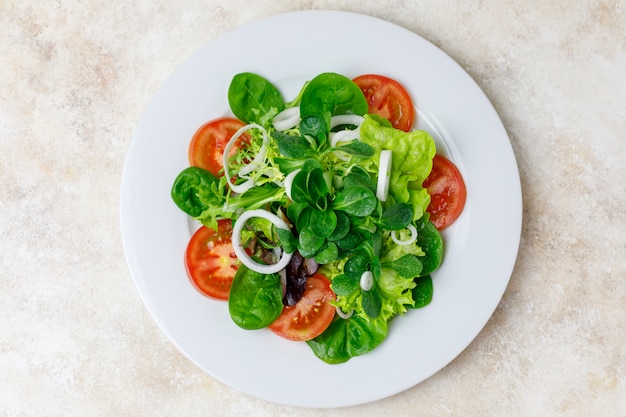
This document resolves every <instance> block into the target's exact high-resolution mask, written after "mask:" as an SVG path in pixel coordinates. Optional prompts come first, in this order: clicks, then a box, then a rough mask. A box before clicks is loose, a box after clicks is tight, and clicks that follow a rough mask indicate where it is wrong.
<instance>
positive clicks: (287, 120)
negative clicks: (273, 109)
mask: <svg viewBox="0 0 626 417" xmlns="http://www.w3.org/2000/svg"><path fill="white" fill-rule="evenodd" d="M299 121H300V107H298V106H296V107H288V108H286V109H285V110H283V111H281V112H280V113H278V114H277V115H276V116H274V119H273V120H272V124H273V125H274V129H276V130H278V131H279V132H284V131H285V130H287V129H291V128H293V127H296V126H297V125H298V122H299Z"/></svg>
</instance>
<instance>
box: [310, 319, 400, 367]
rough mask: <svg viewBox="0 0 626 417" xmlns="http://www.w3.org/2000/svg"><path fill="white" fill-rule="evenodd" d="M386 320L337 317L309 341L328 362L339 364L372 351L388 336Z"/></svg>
mask: <svg viewBox="0 0 626 417" xmlns="http://www.w3.org/2000/svg"><path fill="white" fill-rule="evenodd" d="M387 330H388V326H387V324H386V323H385V322H372V321H370V320H367V319H364V318H361V317H358V316H352V317H351V318H349V319H347V320H344V319H341V318H338V317H337V318H335V320H333V322H332V323H330V326H328V328H327V329H326V330H325V331H324V333H322V334H321V335H319V336H318V337H316V338H315V339H313V340H310V341H308V342H307V344H308V345H309V347H310V348H311V350H312V351H313V353H314V354H315V355H316V356H317V357H318V358H320V359H321V360H323V361H324V362H326V363H330V364H337V363H343V362H346V361H348V360H349V359H350V358H353V357H355V356H359V355H363V354H365V353H368V352H371V351H372V350H373V349H374V348H375V347H376V346H378V345H379V344H380V343H381V342H382V341H383V340H384V339H385V337H387Z"/></svg>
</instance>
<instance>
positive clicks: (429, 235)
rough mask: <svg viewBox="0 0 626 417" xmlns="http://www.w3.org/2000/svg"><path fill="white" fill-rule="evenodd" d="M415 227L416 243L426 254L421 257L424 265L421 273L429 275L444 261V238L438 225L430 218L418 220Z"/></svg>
mask: <svg viewBox="0 0 626 417" xmlns="http://www.w3.org/2000/svg"><path fill="white" fill-rule="evenodd" d="M415 228H416V229H417V241H416V242H415V243H416V244H417V245H418V246H419V247H421V248H422V250H423V251H424V256H422V257H420V261H421V262H422V265H423V267H424V268H423V270H422V272H421V275H428V274H430V273H431V272H433V271H434V270H436V269H437V268H439V266H440V265H441V262H442V261H443V239H442V238H441V233H439V230H437V227H435V225H434V224H432V222H430V221H429V220H424V219H420V220H418V221H417V222H416V223H415Z"/></svg>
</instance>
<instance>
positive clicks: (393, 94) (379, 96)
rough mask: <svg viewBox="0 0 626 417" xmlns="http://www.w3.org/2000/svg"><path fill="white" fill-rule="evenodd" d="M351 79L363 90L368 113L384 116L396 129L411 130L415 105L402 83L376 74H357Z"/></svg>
mask: <svg viewBox="0 0 626 417" xmlns="http://www.w3.org/2000/svg"><path fill="white" fill-rule="evenodd" d="M352 81H354V83H355V84H356V85H358V86H359V88H360V89H361V91H363V94H364V95H365V99H366V100H367V105H368V107H369V113H373V114H377V115H379V116H381V117H384V118H385V119H387V120H389V121H390V122H391V124H392V125H393V127H395V128H396V129H400V130H404V131H405V132H408V131H409V130H411V128H412V127H413V123H414V122H415V107H414V106H413V101H412V100H411V96H410V95H409V93H408V92H407V91H406V89H405V88H404V87H403V86H402V84H400V83H399V82H397V81H396V80H393V79H391V78H388V77H385V76H383V75H377V74H364V75H359V76H358V77H356V78H354V79H353V80H352Z"/></svg>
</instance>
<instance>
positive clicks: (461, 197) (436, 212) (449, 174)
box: [422, 155, 467, 230]
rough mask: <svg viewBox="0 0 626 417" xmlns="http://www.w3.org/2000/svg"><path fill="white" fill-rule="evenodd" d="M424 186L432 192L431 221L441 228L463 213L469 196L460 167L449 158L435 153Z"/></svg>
mask: <svg viewBox="0 0 626 417" xmlns="http://www.w3.org/2000/svg"><path fill="white" fill-rule="evenodd" d="M422 186H423V187H424V188H426V189H428V193H429V194H430V204H429V205H428V208H427V209H426V211H427V212H428V213H430V221H431V222H433V224H434V225H435V226H436V227H437V229H439V230H442V229H445V228H446V227H448V226H450V225H451V224H452V223H453V222H454V221H455V220H456V219H457V218H458V217H459V216H460V215H461V212H462V211H463V207H465V199H466V197H467V189H466V188H465V182H464V181H463V177H462V176H461V173H460V172H459V169H458V168H457V167H456V165H454V163H453V162H452V161H450V160H449V159H447V158H445V157H443V156H441V155H435V157H434V158H433V169H432V171H431V172H430V175H429V176H428V178H426V180H425V181H424V183H423V184H422Z"/></svg>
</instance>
